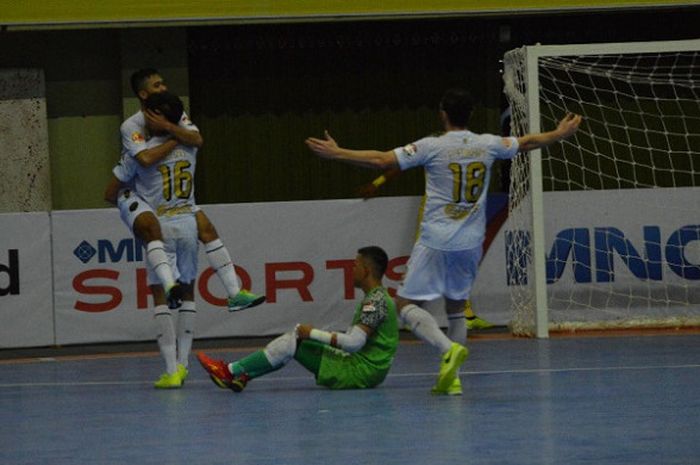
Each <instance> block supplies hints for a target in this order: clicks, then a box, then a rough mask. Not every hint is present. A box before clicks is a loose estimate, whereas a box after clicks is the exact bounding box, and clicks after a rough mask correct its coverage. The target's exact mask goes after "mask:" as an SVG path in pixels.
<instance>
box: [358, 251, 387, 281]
mask: <svg viewBox="0 0 700 465" xmlns="http://www.w3.org/2000/svg"><path fill="white" fill-rule="evenodd" d="M357 253H358V254H360V256H362V257H363V258H367V259H369V261H370V262H371V265H372V270H373V271H374V276H375V277H376V278H378V279H382V276H384V272H385V271H386V267H387V265H388V264H389V257H388V256H387V254H386V252H384V249H382V248H381V247H377V246H376V245H370V246H368V247H362V248H361V249H360V250H358V251H357Z"/></svg>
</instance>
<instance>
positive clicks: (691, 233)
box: [666, 224, 700, 280]
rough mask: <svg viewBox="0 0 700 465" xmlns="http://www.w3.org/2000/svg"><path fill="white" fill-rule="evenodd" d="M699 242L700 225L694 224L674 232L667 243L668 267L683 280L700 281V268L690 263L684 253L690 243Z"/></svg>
mask: <svg viewBox="0 0 700 465" xmlns="http://www.w3.org/2000/svg"><path fill="white" fill-rule="evenodd" d="M697 240H700V225H697V224H693V225H688V226H683V227H682V228H680V229H679V230H677V231H674V233H673V234H671V236H670V237H669V238H668V241H667V242H666V261H667V262H668V267H669V268H670V269H671V271H673V272H674V273H675V274H677V275H678V276H680V277H682V278H685V279H692V280H700V266H698V265H696V264H693V263H690V262H688V260H686V258H685V254H684V253H683V250H684V248H685V246H686V245H688V243H689V242H692V241H697Z"/></svg>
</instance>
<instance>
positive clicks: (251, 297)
mask: <svg viewBox="0 0 700 465" xmlns="http://www.w3.org/2000/svg"><path fill="white" fill-rule="evenodd" d="M263 302H265V296H262V295H256V294H253V293H252V292H249V291H246V290H245V289H242V290H241V292H239V293H238V294H236V295H235V296H233V297H229V298H228V311H229V312H239V311H241V310H245V309H246V308H252V307H255V306H257V305H260V304H261V303H263Z"/></svg>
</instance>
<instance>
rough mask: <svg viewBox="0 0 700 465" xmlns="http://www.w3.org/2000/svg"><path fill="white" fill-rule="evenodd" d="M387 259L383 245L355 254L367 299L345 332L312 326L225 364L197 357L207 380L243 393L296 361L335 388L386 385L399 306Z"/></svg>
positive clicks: (319, 381)
mask: <svg viewBox="0 0 700 465" xmlns="http://www.w3.org/2000/svg"><path fill="white" fill-rule="evenodd" d="M388 261H389V260H388V257H387V254H386V252H384V250H382V249H381V248H379V247H376V246H370V247H363V248H361V249H360V250H358V251H357V256H356V257H355V263H354V267H353V283H354V285H355V287H358V288H361V289H362V290H363V291H364V293H365V296H364V298H363V299H362V302H361V303H360V304H359V305H358V306H357V308H356V309H355V314H354V316H353V319H352V326H350V328H349V329H348V331H347V332H345V333H336V332H328V331H324V330H321V329H317V328H314V327H312V326H311V325H308V324H299V325H297V326H296V328H295V329H294V331H290V332H288V333H285V334H283V335H281V336H279V337H278V338H276V339H274V340H272V341H271V342H270V343H269V344H268V345H267V346H266V347H265V348H264V349H262V350H259V351H257V352H254V353H253V354H251V355H249V356H247V357H245V358H243V359H241V360H238V361H235V362H233V363H228V364H227V363H225V362H223V361H220V360H214V359H212V358H209V357H208V356H206V355H205V354H204V353H201V352H200V353H199V354H197V358H198V359H199V362H200V363H201V364H202V366H203V367H204V369H205V370H206V371H207V372H208V373H209V377H210V378H211V379H212V381H214V383H216V385H217V386H219V387H221V388H229V389H232V390H233V391H234V392H240V391H242V390H243V389H244V388H245V386H246V385H247V384H248V382H249V381H250V380H252V379H254V378H257V377H259V376H262V375H265V374H267V373H270V372H272V371H275V370H278V369H279V368H282V367H283V366H284V365H286V364H287V363H288V362H289V361H290V360H291V359H292V358H294V359H295V360H296V361H298V362H299V363H301V364H302V365H303V366H304V367H305V368H306V369H308V370H309V371H310V372H312V373H313V374H314V375H315V377H316V383H317V384H319V385H321V386H326V387H329V388H331V389H361V388H371V387H375V386H377V385H378V384H380V383H381V382H382V381H384V378H385V377H386V375H387V373H388V372H389V368H390V367H391V362H392V361H393V359H394V353H395V352H396V347H397V345H398V339H399V335H398V334H399V333H398V323H397V319H396V307H395V305H394V302H393V300H392V299H391V297H389V294H388V292H387V290H386V289H385V288H384V287H382V277H383V276H384V272H385V271H386V267H387V263H388Z"/></svg>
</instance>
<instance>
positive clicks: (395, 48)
mask: <svg viewBox="0 0 700 465" xmlns="http://www.w3.org/2000/svg"><path fill="white" fill-rule="evenodd" d="M32 3H34V4H35V6H36V8H35V10H34V11H35V12H37V13H39V12H44V13H46V8H49V7H51V6H53V7H55V8H56V11H57V12H59V14H69V15H70V14H71V12H70V9H69V10H68V11H67V12H66V11H63V10H61V8H58V7H57V5H59V3H56V2H14V3H13V4H12V7H13V8H14V7H15V6H17V8H20V9H24V10H23V11H25V13H26V12H27V11H29V9H28V8H27V6H28V5H31V4H32ZM122 3H123V2H94V5H97V6H100V5H107V6H109V5H116V4H120V5H121V4H122ZM292 3H294V2H292ZM322 3H323V2H322ZM335 3H338V2H335ZM340 3H343V2H340ZM345 3H347V2H345ZM429 3H430V2H429ZM429 3H427V4H426V6H427V7H429V6H430V4H429ZM550 3H551V2H550ZM621 3H622V2H621ZM647 3H648V2H647ZM669 3H671V2H660V3H658V4H654V6H649V7H648V8H641V9H634V10H625V11H613V10H606V11H604V12H601V11H595V12H585V11H576V12H572V13H568V14H561V13H557V14H555V13H542V14H539V15H510V14H501V15H493V16H471V17H470V16H468V15H461V16H459V15H458V17H454V16H450V15H445V16H441V17H440V18H425V17H406V18H402V19H397V18H390V19H381V20H380V19H376V18H375V19H374V20H372V21H369V20H361V19H355V20H352V21H350V20H347V21H343V22H327V23H323V22H319V21H314V22H306V23H304V22H301V23H298V24H291V23H290V24H278V23H267V24H252V23H248V24H245V21H243V22H241V23H237V24H228V25H216V26H214V25H196V24H190V25H173V24H174V23H172V22H171V23H165V24H163V25H162V27H145V26H144V27H137V26H138V25H133V24H131V25H130V27H120V26H119V25H111V26H110V27H104V28H103V27H102V26H104V24H98V23H94V24H92V25H85V24H84V25H82V26H81V27H80V29H72V28H71V27H70V26H62V29H49V30H41V29H37V30H35V29H31V27H28V26H27V27H25V28H23V29H22V28H18V27H12V26H10V27H8V28H7V29H4V30H3V31H2V33H1V34H2V35H1V38H2V44H3V47H2V48H0V63H1V64H2V65H1V66H2V68H12V69H39V70H43V72H44V75H45V84H46V108H47V117H48V121H47V124H48V135H49V162H50V173H51V174H50V176H51V209H53V210H62V209H82V208H104V207H106V205H105V203H104V202H103V200H102V194H103V189H104V186H105V184H106V182H107V180H108V179H109V176H110V170H111V167H112V166H113V164H114V163H115V161H116V160H117V157H118V154H119V139H118V128H119V124H120V122H121V121H122V120H123V118H124V115H125V114H128V113H130V112H131V111H133V109H134V108H135V102H134V100H133V96H132V95H131V91H130V90H129V88H128V83H127V79H128V76H129V74H130V73H131V72H132V71H133V70H134V69H136V68H138V67H142V66H155V67H156V68H159V69H161V70H162V71H163V74H165V75H166V77H167V79H168V81H169V82H170V84H171V88H172V90H174V91H175V92H176V93H178V94H180V95H182V96H185V97H186V98H188V97H191V98H190V99H189V100H190V103H191V113H192V116H193V119H194V121H195V122H196V123H197V124H198V125H199V126H200V128H201V129H202V131H203V134H204V136H205V139H206V145H205V148H204V149H203V150H202V159H201V162H200V176H198V186H197V190H198V192H199V193H200V198H199V201H200V202H201V203H227V202H242V201H245V202H247V201H261V202H262V201H276V200H302V199H318V198H340V197H351V196H353V195H354V190H355V187H356V186H357V185H358V184H359V183H363V182H366V181H368V180H369V179H371V178H372V174H371V173H368V172H361V171H358V170H353V169H352V168H350V169H347V168H344V167H340V166H335V165H330V164H328V163H323V162H320V161H318V160H315V159H313V158H311V157H309V155H308V153H307V152H306V149H305V148H304V146H303V143H302V141H303V139H304V138H305V137H307V136H308V135H310V134H318V133H319V132H320V131H321V130H323V129H324V128H325V127H327V126H328V127H329V129H332V130H333V131H334V133H335V134H336V135H338V136H339V137H340V138H341V139H340V140H341V141H342V142H344V143H347V144H348V145H351V146H356V147H363V146H368V145H376V146H377V147H378V148H389V147H393V146H395V145H398V144H403V143H405V142H407V141H409V140H412V139H414V138H416V137H420V136H422V135H424V134H426V133H429V132H432V131H434V130H436V129H438V128H439V125H438V121H437V119H436V115H435V113H436V107H435V105H436V100H437V98H438V97H439V95H440V93H441V92H442V90H443V89H444V87H446V86H447V85H453V84H455V81H457V82H458V83H462V84H463V83H465V82H466V83H468V84H469V85H473V86H474V89H475V90H476V92H477V93H478V96H479V100H480V105H479V107H478V108H477V111H476V113H475V115H474V119H473V121H472V125H473V128H474V129H475V130H489V131H497V130H498V115H499V113H500V110H501V107H502V105H503V102H502V97H501V93H500V74H499V66H500V65H499V63H498V61H499V59H501V57H502V55H503V52H504V51H505V50H508V49H511V48H514V47H518V46H521V45H523V44H532V43H535V42H542V43H550V44H551V43H574V42H576V43H578V42H604V41H605V42H611V41H612V42H614V41H629V40H661V39H668V40H670V39H684V38H693V37H696V36H697V31H696V26H695V25H696V24H697V23H698V19H699V18H698V9H697V8H695V9H690V8H685V9H680V8H679V9H668V8H663V9H659V8H657V7H658V6H659V5H664V4H665V5H668V4H669ZM127 4H128V2H127V3H124V5H127ZM139 4H140V3H139ZM329 4H330V3H329ZM650 5H651V4H650ZM511 7H512V6H511ZM12 11H15V10H12ZM12 11H10V10H3V13H0V24H6V22H7V21H8V19H9V18H10V16H8V15H9V14H10V13H8V12H12ZM84 11H86V12H87V11H88V10H84ZM137 11H140V10H138V9H137ZM82 12H83V10H81V12H80V13H81V14H82ZM74 13H75V12H74ZM75 14H77V13H75ZM35 19H36V18H35ZM44 19H46V18H44ZM346 19H347V18H346ZM149 26H153V24H151V25H149ZM214 45H216V46H214ZM324 51H325V53H324ZM309 179H311V180H313V181H312V182H310V181H309ZM421 187H422V178H421V175H420V173H418V172H416V173H414V174H412V175H409V176H407V177H404V178H402V180H400V181H399V182H396V183H393V184H390V185H387V186H386V190H385V191H384V192H385V193H386V194H387V195H413V194H418V193H419V192H420V189H421Z"/></svg>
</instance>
